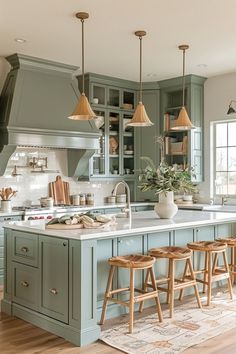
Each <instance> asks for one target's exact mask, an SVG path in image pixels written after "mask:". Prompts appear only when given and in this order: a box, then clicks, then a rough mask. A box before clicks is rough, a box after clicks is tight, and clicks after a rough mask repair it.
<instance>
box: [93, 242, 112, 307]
mask: <svg viewBox="0 0 236 354" xmlns="http://www.w3.org/2000/svg"><path fill="white" fill-rule="evenodd" d="M115 247H116V240H112V239H108V240H98V241H97V279H98V282H97V301H98V307H102V304H103V300H104V294H105V291H106V285H107V279H108V274H109V269H110V266H109V264H108V259H109V258H111V257H113V256H115V255H116V250H115Z"/></svg>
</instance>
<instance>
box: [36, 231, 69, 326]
mask: <svg viewBox="0 0 236 354" xmlns="http://www.w3.org/2000/svg"><path fill="white" fill-rule="evenodd" d="M39 246H40V272H41V279H42V282H41V291H40V293H41V299H40V312H41V313H43V314H45V315H47V316H50V317H52V318H55V319H57V320H59V321H62V322H65V323H68V296H69V295H68V292H69V279H68V274H69V243H68V240H64V239H59V238H55V237H48V236H45V237H44V236H40V237H39Z"/></svg>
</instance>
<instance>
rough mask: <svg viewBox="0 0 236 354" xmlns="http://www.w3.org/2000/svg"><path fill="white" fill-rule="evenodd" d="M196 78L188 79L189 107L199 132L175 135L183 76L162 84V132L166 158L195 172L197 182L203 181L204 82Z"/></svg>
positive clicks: (183, 132) (188, 76)
mask: <svg viewBox="0 0 236 354" xmlns="http://www.w3.org/2000/svg"><path fill="white" fill-rule="evenodd" d="M205 80H206V79H205V78H203V77H200V76H196V75H187V76H186V77H185V83H186V85H185V87H186V89H185V103H184V104H185V106H186V109H187V112H188V114H189V117H190V120H191V121H192V123H193V125H194V126H195V127H196V129H192V130H190V131H180V132H175V131H173V130H170V128H171V127H173V126H174V124H175V120H176V119H177V117H178V114H179V111H180V109H181V107H182V77H178V78H174V79H168V80H163V81H159V82H158V83H159V86H160V97H161V130H162V132H163V134H164V136H165V158H166V160H167V162H168V163H169V164H174V165H177V167H178V168H179V169H183V168H185V167H186V166H187V165H188V166H192V167H193V168H194V169H195V177H194V178H193V180H194V181H195V182H201V181H202V180H203V126H204V117H203V114H204V111H203V109H204V106H203V102H204V81H205Z"/></svg>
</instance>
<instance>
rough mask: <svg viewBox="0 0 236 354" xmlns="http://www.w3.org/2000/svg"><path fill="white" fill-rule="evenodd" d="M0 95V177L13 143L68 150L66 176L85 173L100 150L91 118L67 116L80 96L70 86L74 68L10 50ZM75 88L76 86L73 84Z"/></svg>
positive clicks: (12, 148) (96, 132)
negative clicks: (7, 68) (84, 119)
mask: <svg viewBox="0 0 236 354" xmlns="http://www.w3.org/2000/svg"><path fill="white" fill-rule="evenodd" d="M6 60H7V61H8V62H9V63H10V65H11V67H12V68H11V70H10V72H9V73H8V75H7V78H6V81H5V84H4V87H3V90H2V93H1V96H0V175H3V174H4V172H5V170H6V166H7V162H8V160H9V158H10V157H11V155H12V154H13V152H14V151H15V149H16V147H17V146H25V147H27V146H29V147H48V148H55V149H61V148H64V149H65V148H66V149H67V151H68V176H78V177H80V176H84V177H86V176H87V175H88V163H89V158H90V157H91V156H92V155H93V154H94V153H95V150H96V149H98V148H99V136H100V133H99V130H98V128H97V127H96V125H95V123H94V121H73V120H70V119H67V117H68V116H69V115H70V114H71V112H72V111H73V109H74V107H75V105H76V103H77V100H78V98H77V97H76V95H75V92H74V90H76V92H77V93H78V96H79V91H78V88H77V87H76V88H75V87H74V86H73V87H72V84H73V80H72V76H73V74H74V73H75V71H76V69H77V68H76V67H74V66H71V65H66V64H62V63H57V62H53V61H48V60H44V59H40V58H35V57H30V56H25V55H21V54H14V55H11V56H8V57H6ZM76 86H77V85H76Z"/></svg>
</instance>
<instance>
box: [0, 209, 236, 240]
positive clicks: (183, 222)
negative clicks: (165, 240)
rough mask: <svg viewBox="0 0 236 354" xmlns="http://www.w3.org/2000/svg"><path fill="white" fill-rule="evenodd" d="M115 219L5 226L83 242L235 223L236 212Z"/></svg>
mask: <svg viewBox="0 0 236 354" xmlns="http://www.w3.org/2000/svg"><path fill="white" fill-rule="evenodd" d="M116 222H117V224H116V225H113V226H110V227H108V228H106V227H105V228H103V229H101V228H99V229H74V230H53V229H46V228H45V221H44V220H27V221H12V222H9V223H6V224H5V226H4V228H9V229H13V230H20V231H25V232H31V231H32V232H37V233H38V234H40V235H48V236H56V237H62V238H68V239H72V240H73V239H76V240H80V241H83V240H89V239H100V238H110V237H120V236H124V237H125V236H129V235H135V234H140V233H151V232H161V231H171V230H177V229H181V228H184V229H186V228H192V227H197V226H206V225H216V224H221V223H232V222H236V213H220V212H205V211H198V212H196V211H194V210H179V211H178V213H177V214H176V215H175V217H174V218H173V219H160V218H159V217H158V216H157V215H156V213H155V212H154V211H142V212H136V213H133V214H132V222H131V225H130V223H129V219H128V218H117V219H116Z"/></svg>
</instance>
